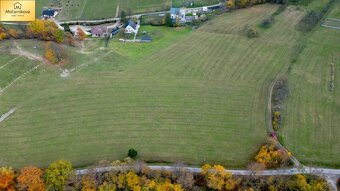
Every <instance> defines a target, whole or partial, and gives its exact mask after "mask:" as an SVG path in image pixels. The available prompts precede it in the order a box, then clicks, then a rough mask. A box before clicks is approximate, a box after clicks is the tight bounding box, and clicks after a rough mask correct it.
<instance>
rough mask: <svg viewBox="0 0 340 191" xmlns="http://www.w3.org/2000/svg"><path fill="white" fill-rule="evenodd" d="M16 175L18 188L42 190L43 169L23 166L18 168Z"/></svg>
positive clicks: (28, 190) (43, 185) (29, 190)
mask: <svg viewBox="0 0 340 191" xmlns="http://www.w3.org/2000/svg"><path fill="white" fill-rule="evenodd" d="M19 174H20V175H19V176H18V186H19V188H20V190H27V191H44V190H46V189H45V184H44V180H43V179H42V175H43V171H42V170H40V169H39V168H37V167H33V166H30V167H25V168H23V169H21V170H20V173H19Z"/></svg>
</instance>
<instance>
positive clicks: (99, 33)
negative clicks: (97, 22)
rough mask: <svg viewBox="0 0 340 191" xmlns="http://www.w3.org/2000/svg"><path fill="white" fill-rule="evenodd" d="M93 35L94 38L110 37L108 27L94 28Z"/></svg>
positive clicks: (92, 29)
mask: <svg viewBox="0 0 340 191" xmlns="http://www.w3.org/2000/svg"><path fill="white" fill-rule="evenodd" d="M91 34H92V37H106V36H107V35H108V32H107V26H93V27H92V28H91Z"/></svg>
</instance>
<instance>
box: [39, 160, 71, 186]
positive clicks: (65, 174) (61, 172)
mask: <svg viewBox="0 0 340 191" xmlns="http://www.w3.org/2000/svg"><path fill="white" fill-rule="evenodd" d="M72 174H73V168H72V164H71V163H70V162H69V161H66V160H58V161H55V162H53V163H51V164H50V165H49V166H48V168H47V169H46V172H45V181H46V187H47V190H49V191H63V190H64V186H65V183H66V181H67V180H68V179H69V178H70V176H71V175H72Z"/></svg>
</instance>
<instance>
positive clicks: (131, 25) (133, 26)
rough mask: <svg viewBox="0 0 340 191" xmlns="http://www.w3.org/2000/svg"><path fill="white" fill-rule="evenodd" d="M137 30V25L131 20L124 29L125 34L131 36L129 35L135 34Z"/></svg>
mask: <svg viewBox="0 0 340 191" xmlns="http://www.w3.org/2000/svg"><path fill="white" fill-rule="evenodd" d="M138 29H139V25H138V24H136V23H135V22H133V21H132V20H129V22H128V23H127V25H126V27H125V33H126V34H131V33H134V34H137V33H138Z"/></svg>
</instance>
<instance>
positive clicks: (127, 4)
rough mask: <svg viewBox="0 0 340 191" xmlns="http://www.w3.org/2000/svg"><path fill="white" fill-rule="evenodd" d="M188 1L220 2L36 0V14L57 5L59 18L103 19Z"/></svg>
mask: <svg viewBox="0 0 340 191" xmlns="http://www.w3.org/2000/svg"><path fill="white" fill-rule="evenodd" d="M188 2H193V6H204V5H211V4H217V3H219V1H218V0H194V1H189V0H96V1H91V0H76V1H69V0H57V1H51V0H39V1H36V4H37V5H36V6H37V9H36V15H37V17H39V16H40V15H41V12H42V8H43V7H49V6H52V7H53V6H56V7H62V8H63V11H62V12H61V13H60V14H59V15H58V17H57V19H58V20H86V19H102V18H113V17H116V16H120V13H121V11H125V12H126V13H127V14H128V13H130V14H138V13H145V12H155V11H168V10H169V9H170V8H171V7H182V6H184V5H186V4H187V3H188ZM94 7H95V8H94ZM117 11H118V13H117Z"/></svg>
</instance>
